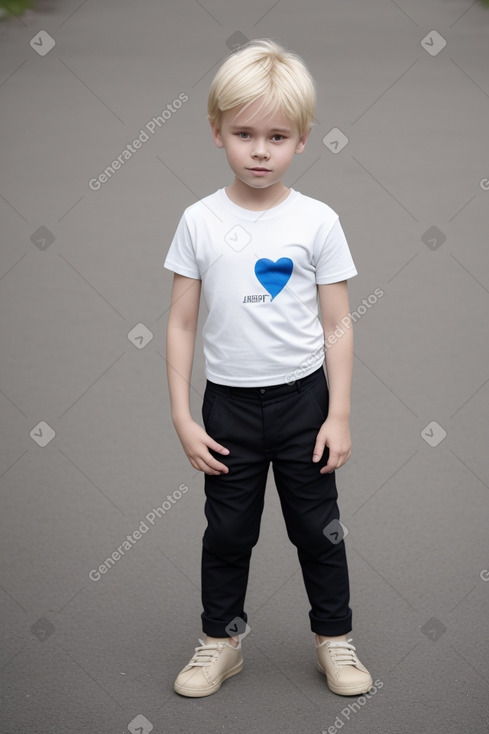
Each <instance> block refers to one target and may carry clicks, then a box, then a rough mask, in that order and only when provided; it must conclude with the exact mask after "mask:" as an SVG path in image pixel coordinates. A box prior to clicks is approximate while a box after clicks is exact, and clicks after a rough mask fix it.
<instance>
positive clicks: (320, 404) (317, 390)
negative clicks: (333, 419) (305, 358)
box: [307, 376, 329, 423]
mask: <svg viewBox="0 0 489 734" xmlns="http://www.w3.org/2000/svg"><path fill="white" fill-rule="evenodd" d="M307 395H309V402H310V404H311V405H312V406H313V407H314V409H315V412H316V413H317V414H318V415H319V417H320V418H321V422H322V423H324V421H325V420H326V418H327V417H328V408H329V391H328V385H327V383H326V377H324V376H321V379H320V380H318V381H317V382H315V383H314V384H313V385H311V386H310V387H309V388H308V390H307Z"/></svg>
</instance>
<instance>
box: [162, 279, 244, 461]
mask: <svg viewBox="0 0 489 734" xmlns="http://www.w3.org/2000/svg"><path fill="white" fill-rule="evenodd" d="M200 290H201V281H200V280H195V279H194V278H186V277H184V276H183V275H178V274H177V273H175V275H174V277H173V288H172V296H171V306H170V315H169V317H168V325H167V330H166V363H167V376H168V389H169V392H170V404H171V416H172V421H173V425H174V426H175V430H176V432H177V434H178V438H179V439H180V442H181V444H182V447H183V450H184V451H185V453H186V454H187V457H188V459H189V461H190V463H191V464H192V466H193V467H194V468H195V469H199V470H200V471H204V472H206V473H207V474H221V473H223V472H224V473H226V472H227V471H228V469H227V467H226V466H225V465H224V464H222V463H221V462H219V461H217V460H216V459H215V458H214V457H213V456H212V454H211V453H210V452H209V449H212V450H213V451H217V452H218V453H220V454H228V453H229V451H228V449H226V448H224V446H221V445H220V444H218V443H217V442H216V441H214V440H213V439H212V438H211V437H210V436H209V435H208V434H207V433H206V432H205V430H204V429H203V428H202V426H201V425H199V423H197V422H196V421H194V420H193V418H192V415H191V413H190V378H191V376H192V365H193V359H194V348H195V336H196V333H197V322H198V317H199V302H200Z"/></svg>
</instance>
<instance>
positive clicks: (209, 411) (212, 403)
mask: <svg viewBox="0 0 489 734" xmlns="http://www.w3.org/2000/svg"><path fill="white" fill-rule="evenodd" d="M218 400H219V395H218V394H217V393H215V392H212V391H211V390H209V388H208V387H206V389H205V392H204V400H203V401H202V420H203V422H204V428H205V430H206V431H207V432H209V425H210V423H211V419H212V416H213V414H214V409H215V407H216V405H217V403H218Z"/></svg>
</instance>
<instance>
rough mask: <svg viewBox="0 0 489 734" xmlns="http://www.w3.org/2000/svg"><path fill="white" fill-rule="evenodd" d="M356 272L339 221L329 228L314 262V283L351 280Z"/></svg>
mask: <svg viewBox="0 0 489 734" xmlns="http://www.w3.org/2000/svg"><path fill="white" fill-rule="evenodd" d="M357 274H358V271H357V269H356V267H355V263H354V262H353V258H352V256H351V253H350V248H349V246H348V242H347V240H346V237H345V233H344V232H343V228H342V226H341V224H340V221H339V219H337V220H336V222H335V223H334V224H333V226H332V227H331V230H330V231H329V234H328V235H327V237H326V240H325V241H324V243H323V245H322V247H321V249H320V252H319V253H318V257H317V260H316V283H317V284H318V285H326V284H328V283H338V282H339V281H341V280H346V279H347V278H352V277H353V276H354V275H357Z"/></svg>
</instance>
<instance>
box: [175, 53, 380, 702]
mask: <svg viewBox="0 0 489 734" xmlns="http://www.w3.org/2000/svg"><path fill="white" fill-rule="evenodd" d="M315 104H316V94H315V87H314V82H313V80H312V78H311V76H310V74H309V72H308V70H307V69H306V67H305V65H304V63H303V61H302V59H300V57H298V56H296V55H295V54H292V53H289V52H286V51H284V49H283V48H282V47H280V46H279V45H277V44H276V43H274V42H272V41H270V40H268V39H263V40H258V41H252V42H250V43H249V44H247V45H246V46H244V47H242V48H241V49H239V50H237V51H235V52H234V53H233V54H231V56H229V57H228V58H227V59H226V61H225V62H224V64H223V65H222V66H221V68H220V70H219V71H218V73H217V75H216V77H215V78H214V80H213V82H212V85H211V88H210V93H209V101H208V118H209V121H210V124H211V128H212V135H213V139H214V142H215V144H216V145H217V147H218V148H223V149H224V151H225V153H226V156H227V160H228V163H229V165H230V167H231V170H232V171H233V173H234V180H233V182H232V183H231V184H230V185H229V186H228V187H227V188H221V189H219V190H218V191H217V192H215V193H214V194H211V195H209V196H207V197H205V198H204V199H202V200H201V201H199V202H197V203H195V204H193V205H191V206H189V207H188V208H187V209H186V210H185V212H184V214H183V216H182V217H181V219H180V223H179V225H178V228H177V231H176V233H175V236H174V239H173V241H172V244H171V246H170V250H169V252H168V255H167V258H166V260H165V267H166V268H168V269H169V270H172V271H173V272H174V280H173V290H172V301H171V309H170V315H169V320H168V328H167V362H168V384H169V391H170V400H171V411H172V420H173V423H174V426H175V429H176V431H177V434H178V437H179V439H180V441H181V443H182V446H183V449H184V451H185V453H186V454H187V457H188V459H189V460H190V463H191V464H192V466H193V467H194V468H195V469H198V470H200V471H202V472H204V473H205V495H206V503H205V515H206V518H207V521H208V525H207V528H206V530H205V533H204V537H203V545H202V604H203V609H204V611H203V613H202V627H203V631H204V633H205V634H206V639H205V641H202V640H200V642H201V646H200V647H196V648H195V654H194V655H193V656H192V658H191V660H190V662H189V663H188V665H186V666H185V667H184V668H183V670H182V671H181V672H180V674H179V675H178V677H177V679H176V681H175V686H174V687H175V691H177V693H179V694H181V695H183V696H191V697H200V696H208V695H210V694H212V693H214V692H215V691H217V690H218V689H219V687H220V685H221V683H222V682H223V681H224V680H225V679H226V678H229V677H231V676H233V675H236V674H237V673H239V672H240V671H241V669H242V667H243V659H242V654H241V639H242V636H241V635H240V634H239V632H242V630H243V627H244V626H245V624H246V622H247V615H246V612H245V611H244V599H245V593H246V587H247V581H248V571H249V563H250V557H251V551H252V548H253V546H254V545H255V544H256V542H257V540H258V536H259V529H260V520H261V514H262V510H263V505H264V491H265V484H266V478H267V472H268V469H269V465H270V463H272V466H273V472H274V478H275V484H276V487H277V491H278V493H279V497H280V502H281V507H282V512H283V515H284V519H285V523H286V527H287V533H288V536H289V538H290V540H291V541H292V543H293V544H294V545H296V547H297V551H298V558H299V561H300V565H301V569H302V573H303V578H304V584H305V587H306V591H307V595H308V598H309V601H310V604H311V611H310V612H309V616H310V624H311V630H312V631H313V632H315V634H316V656H317V666H318V668H319V670H320V671H321V672H322V673H323V674H324V675H326V679H327V684H328V686H329V688H330V689H331V690H332V691H334V692H335V693H337V694H340V695H358V694H360V693H365V692H367V691H368V690H369V689H370V688H371V686H372V678H371V676H370V674H369V672H368V671H367V670H366V668H365V667H364V666H363V665H362V664H361V663H360V661H359V660H358V658H357V656H356V653H355V648H354V647H353V645H352V644H351V640H348V639H347V633H348V632H349V631H350V630H351V619H352V612H351V609H350V608H349V606H348V604H349V579H348V569H347V562H346V555H345V547H344V542H343V539H342V533H341V526H340V525H339V510H338V506H337V497H338V494H337V490H336V484H335V474H334V471H335V470H336V469H338V468H339V467H340V466H342V465H343V464H344V463H345V462H346V461H347V460H348V458H349V457H350V447H351V441H350V429H349V414H350V389H351V375H352V364H353V337H352V329H351V321H349V302H348V292H347V278H349V277H351V276H354V275H356V273H357V271H356V268H355V265H354V263H353V260H352V258H351V254H350V251H349V248H348V244H347V242H346V239H345V236H344V233H343V230H342V228H341V225H340V223H339V219H338V216H337V214H336V213H335V212H334V211H333V210H332V209H331V208H330V207H329V206H327V205H326V204H324V203H322V202H320V201H317V200H316V199H312V198H310V197H307V196H304V195H302V194H300V193H299V192H298V191H295V190H294V189H292V188H290V189H289V188H287V187H286V186H285V185H284V184H283V182H282V177H283V176H284V174H285V173H286V171H287V169H288V168H289V165H290V163H291V161H292V158H293V156H294V154H296V153H302V151H303V150H304V147H305V144H306V140H307V137H308V135H309V132H310V130H311V128H312V125H313V121H314V114H315ZM201 289H202V291H203V295H204V299H205V301H206V305H207V307H208V311H209V313H208V316H207V320H206V322H205V326H204V329H203V340H204V355H205V373H206V378H207V382H206V389H205V394H204V400H203V406H202V417H203V423H204V426H205V429H204V428H202V427H201V426H200V424H199V423H197V422H196V421H194V420H193V419H192V416H191V414H190V407H189V392H190V390H189V387H190V378H191V373H192V363H193V353H194V345H195V335H196V329H197V319H198V311H199V301H200V293H201ZM318 300H319V305H320V311H321V316H322V326H321V322H320V320H319V313H318ZM340 322H341V323H342V324H343V326H344V327H345V325H347V328H344V329H343V330H342V331H343V332H344V334H343V336H341V338H334V331H335V329H336V328H337V326H338V325H339V324H340ZM331 337H333V338H331ZM326 346H327V348H326ZM325 356H326V370H327V375H328V382H326V376H325V372H324V368H323V364H324V361H325ZM328 383H329V386H328ZM236 632H238V634H236ZM233 633H234V634H233Z"/></svg>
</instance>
